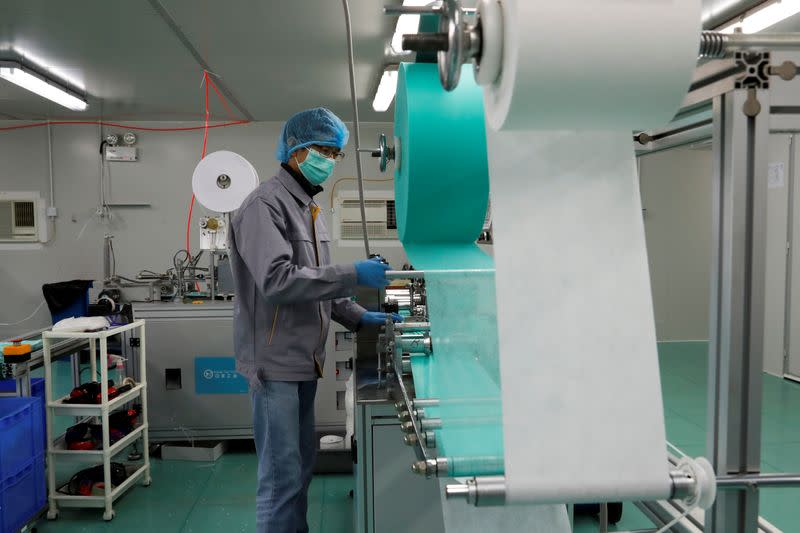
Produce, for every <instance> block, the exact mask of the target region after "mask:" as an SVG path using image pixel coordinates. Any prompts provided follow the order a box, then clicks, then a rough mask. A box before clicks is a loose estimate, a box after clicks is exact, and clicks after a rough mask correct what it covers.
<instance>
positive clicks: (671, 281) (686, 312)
mask: <svg viewBox="0 0 800 533" xmlns="http://www.w3.org/2000/svg"><path fill="white" fill-rule="evenodd" d="M789 148H790V135H786V134H774V135H772V136H771V137H770V143H769V163H770V164H772V165H776V164H783V171H784V176H783V179H782V180H777V181H775V182H773V183H772V186H770V187H769V189H768V191H767V216H768V218H767V243H766V244H767V263H766V268H767V272H766V276H767V279H766V294H765V302H764V304H765V338H764V370H765V371H766V372H769V373H771V374H775V375H782V374H783V356H784V331H785V328H784V319H785V308H786V293H787V287H786V245H787V242H786V241H787V212H788V190H789V183H790V180H791V179H795V180H796V174H797V171H798V169H793V170H794V173H795V176H791V175H790V174H791V170H792V169H791V168H790V164H789V160H790V157H789ZM796 148H797V147H796ZM639 168H640V179H641V188H642V202H643V207H644V208H645V209H646V212H645V230H646V232H647V248H648V256H649V259H650V276H651V281H652V287H653V300H654V306H655V317H656V330H657V334H658V339H659V340H660V341H681V340H705V339H708V306H709V276H710V267H711V223H712V220H711V172H712V161H711V151H710V149H708V148H706V149H697V148H687V147H682V148H676V149H674V150H670V151H666V152H660V153H656V154H650V155H646V156H643V157H641V158H640V159H639ZM795 227H800V216H796V217H795ZM798 233H800V230H795V234H798ZM797 256H798V258H797V260H798V262H800V254H797ZM797 308H800V302H798V305H797ZM798 313H800V311H798Z"/></svg>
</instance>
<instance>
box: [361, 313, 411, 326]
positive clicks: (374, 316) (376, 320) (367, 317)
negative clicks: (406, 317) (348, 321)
mask: <svg viewBox="0 0 800 533" xmlns="http://www.w3.org/2000/svg"><path fill="white" fill-rule="evenodd" d="M387 318H391V319H392V321H393V322H402V321H403V317H402V316H400V315H398V314H397V313H379V312H377V311H367V312H366V313H364V314H363V315H361V320H360V321H359V324H360V325H362V326H382V325H384V324H385V323H386V319H387Z"/></svg>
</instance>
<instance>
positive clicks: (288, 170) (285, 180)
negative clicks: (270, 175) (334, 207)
mask: <svg viewBox="0 0 800 533" xmlns="http://www.w3.org/2000/svg"><path fill="white" fill-rule="evenodd" d="M277 177H278V180H279V181H280V182H281V183H282V184H283V186H284V187H286V189H288V191H289V192H290V193H292V195H293V196H294V197H295V198H297V200H298V201H299V202H300V203H302V204H303V205H309V204H310V203H311V202H312V201H313V200H312V199H313V197H314V195H316V194H317V193H320V192H322V187H320V186H319V185H312V184H311V183H309V182H308V180H307V179H306V178H305V177H304V176H303V175H301V174H299V173H297V172H295V171H294V169H292V167H290V166H289V165H287V164H285V163H282V164H281V169H280V171H278V176H277Z"/></svg>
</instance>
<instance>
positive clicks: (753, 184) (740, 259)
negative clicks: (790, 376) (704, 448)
mask: <svg viewBox="0 0 800 533" xmlns="http://www.w3.org/2000/svg"><path fill="white" fill-rule="evenodd" d="M713 106H714V145H713V146H714V181H713V188H712V196H713V210H712V213H713V234H712V240H713V242H712V261H713V264H712V269H711V272H712V280H711V305H710V312H711V316H710V336H709V338H710V343H709V377H708V379H709V398H708V402H709V410H708V417H709V427H708V433H707V435H708V454H709V457H710V459H711V461H712V463H713V465H714V468H715V470H716V472H717V474H718V475H725V474H745V473H758V472H759V470H760V459H761V392H762V377H761V376H762V369H763V339H764V283H765V262H766V206H767V204H766V193H767V183H766V182H767V161H766V149H767V140H768V137H769V94H768V92H767V91H766V90H761V89H735V90H733V91H731V92H730V93H726V94H724V95H722V96H718V97H715V98H714V104H713ZM757 528H758V489H756V488H754V489H748V490H742V491H726V492H722V493H720V494H719V495H718V496H717V503H716V504H715V505H714V507H713V508H712V509H711V510H709V511H708V512H707V514H706V531H710V532H714V533H755V532H756V531H757Z"/></svg>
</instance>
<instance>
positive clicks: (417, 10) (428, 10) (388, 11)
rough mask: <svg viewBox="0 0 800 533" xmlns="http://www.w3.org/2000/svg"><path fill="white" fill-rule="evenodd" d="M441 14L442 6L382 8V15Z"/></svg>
mask: <svg viewBox="0 0 800 533" xmlns="http://www.w3.org/2000/svg"><path fill="white" fill-rule="evenodd" d="M441 12H442V6H441V4H439V5H433V6H384V8H383V14H384V15H436V14H439V13H441Z"/></svg>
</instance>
